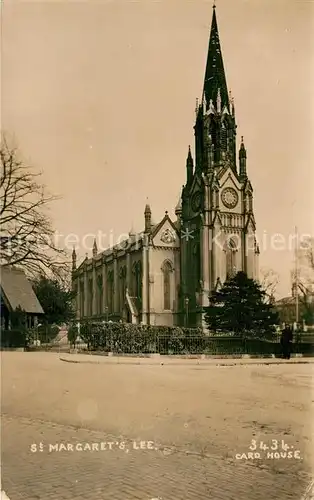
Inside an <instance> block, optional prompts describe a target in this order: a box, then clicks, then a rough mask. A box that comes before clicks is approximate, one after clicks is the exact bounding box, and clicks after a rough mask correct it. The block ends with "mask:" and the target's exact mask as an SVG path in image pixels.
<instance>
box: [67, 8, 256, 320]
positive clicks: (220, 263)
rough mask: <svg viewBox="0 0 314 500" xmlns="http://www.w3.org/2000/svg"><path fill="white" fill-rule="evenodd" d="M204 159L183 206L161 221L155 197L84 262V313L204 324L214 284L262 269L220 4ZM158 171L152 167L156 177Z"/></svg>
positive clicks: (200, 135) (191, 173)
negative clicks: (139, 222) (155, 217)
mask: <svg viewBox="0 0 314 500" xmlns="http://www.w3.org/2000/svg"><path fill="white" fill-rule="evenodd" d="M195 111H196V119H195V126H194V131H195V161H194V160H193V157H192V151H191V149H190V148H189V150H188V156H187V161H186V183H185V185H184V186H183V189H182V195H181V198H180V200H179V202H178V204H177V206H176V208H175V214H176V220H175V221H172V220H171V219H170V217H169V215H168V213H167V212H166V213H165V216H164V217H163V219H162V220H161V221H160V222H159V223H158V224H153V222H152V213H151V208H150V206H149V205H147V206H146V207H145V212H144V218H145V227H144V230H143V232H141V233H140V234H137V235H136V234H134V232H133V231H130V233H129V239H128V240H126V241H125V242H123V243H120V244H119V245H116V246H115V247H113V248H111V249H108V250H106V251H104V252H102V253H98V250H97V244H96V242H95V244H94V249H93V256H92V258H87V257H86V259H85V260H84V261H83V262H82V263H81V264H80V266H79V267H77V266H76V253H75V251H74V252H73V256H72V258H73V277H72V282H73V288H74V290H76V292H77V294H76V297H77V300H76V312H77V319H82V318H92V317H94V318H96V317H102V318H103V319H107V320H108V318H110V319H112V320H120V319H123V320H125V321H128V322H132V323H144V324H151V325H169V326H171V325H183V324H185V325H189V326H195V325H201V324H202V320H203V315H202V312H201V311H202V308H203V307H204V306H207V305H208V301H209V294H210V293H211V292H212V291H213V290H215V289H216V287H217V286H218V285H219V284H221V283H223V282H224V281H225V280H226V278H227V276H230V275H232V274H234V273H236V272H237V271H245V272H246V273H247V275H248V276H249V277H250V278H254V279H258V277H259V265H258V256H259V248H258V244H257V241H256V237H255V230H256V225H255V218H254V211H253V188H252V185H251V182H250V180H249V177H248V171H247V152H246V149H245V146H244V142H243V138H242V140H241V145H240V148H239V152H238V159H237V141H236V134H237V125H236V115H235V105H234V100H233V98H232V96H231V95H230V93H229V92H228V87H227V81H226V75H225V71H224V64H223V58H222V52H221V46H220V40H219V34H218V26H217V19H216V11H215V9H214V11H213V18H212V26H211V31H210V40H209V47H208V55H207V63H206V71H205V78H204V86H203V95H202V99H201V101H200V102H198V103H197V106H196V110H195ZM153 175H154V173H153V172H152V178H153Z"/></svg>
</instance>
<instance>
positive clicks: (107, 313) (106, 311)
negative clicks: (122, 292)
mask: <svg viewBox="0 0 314 500" xmlns="http://www.w3.org/2000/svg"><path fill="white" fill-rule="evenodd" d="M105 314H106V321H107V323H108V317H109V308H108V306H106V307H105Z"/></svg>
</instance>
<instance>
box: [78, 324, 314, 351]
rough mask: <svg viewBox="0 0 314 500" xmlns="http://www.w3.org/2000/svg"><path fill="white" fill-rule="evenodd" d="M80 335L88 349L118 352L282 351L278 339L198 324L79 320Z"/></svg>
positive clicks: (301, 346)
mask: <svg viewBox="0 0 314 500" xmlns="http://www.w3.org/2000/svg"><path fill="white" fill-rule="evenodd" d="M80 337H81V339H82V340H83V341H84V342H85V343H86V344H87V345H88V349H89V350H92V351H99V352H113V353H117V354H119V353H120V354H148V353H159V354H217V355H227V354H252V355H254V354H256V355H257V354H261V355H271V354H275V355H277V356H279V355H280V353H281V346H280V343H279V342H278V340H277V339H276V341H267V340H265V339H258V338H239V337H234V336H231V335H228V336H215V337H213V336H207V335H206V334H205V333H204V332H203V330H202V329H201V328H181V327H167V326H148V325H133V324H129V323H99V322H85V323H81V327H80ZM293 352H295V353H300V354H301V353H302V354H307V355H311V354H314V344H313V343H303V342H301V343H294V344H293Z"/></svg>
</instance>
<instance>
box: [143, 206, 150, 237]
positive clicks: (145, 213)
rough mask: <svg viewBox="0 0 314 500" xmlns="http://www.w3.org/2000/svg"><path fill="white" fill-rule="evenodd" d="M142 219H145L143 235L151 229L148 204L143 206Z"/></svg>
mask: <svg viewBox="0 0 314 500" xmlns="http://www.w3.org/2000/svg"><path fill="white" fill-rule="evenodd" d="M147 201H148V200H147ZM144 217H145V233H149V232H150V230H151V227H152V211H151V208H150V205H149V204H148V203H146V205H145V210H144Z"/></svg>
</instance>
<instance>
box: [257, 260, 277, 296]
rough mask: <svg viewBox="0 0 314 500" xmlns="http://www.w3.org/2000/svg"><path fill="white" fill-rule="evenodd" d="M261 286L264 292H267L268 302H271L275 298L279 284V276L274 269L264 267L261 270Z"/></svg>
mask: <svg viewBox="0 0 314 500" xmlns="http://www.w3.org/2000/svg"><path fill="white" fill-rule="evenodd" d="M260 275H261V279H260V284H261V287H262V288H263V290H264V291H265V292H266V296H267V297H268V300H269V301H271V300H273V298H274V295H275V292H276V289H277V285H278V283H279V275H278V273H276V271H274V270H273V269H271V268H269V267H262V268H261V270H260Z"/></svg>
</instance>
